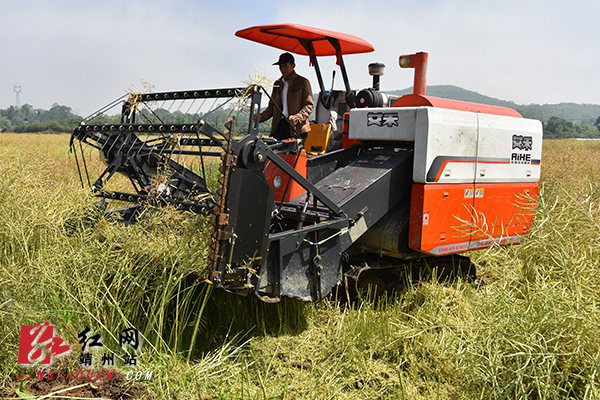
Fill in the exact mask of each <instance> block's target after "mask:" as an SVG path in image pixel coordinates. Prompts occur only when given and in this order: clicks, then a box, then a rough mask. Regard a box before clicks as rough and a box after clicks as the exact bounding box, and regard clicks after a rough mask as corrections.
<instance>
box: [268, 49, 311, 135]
mask: <svg viewBox="0 0 600 400" xmlns="http://www.w3.org/2000/svg"><path fill="white" fill-rule="evenodd" d="M273 65H279V71H281V75H282V76H281V78H279V79H278V80H276V81H275V83H274V84H273V93H272V95H271V100H270V101H269V106H268V107H267V109H266V110H265V111H263V112H262V113H260V120H259V122H264V121H267V120H268V119H269V118H271V117H273V122H272V124H271V137H273V138H275V139H277V140H285V139H289V138H291V137H294V136H295V135H294V133H293V132H294V131H293V129H292V126H293V127H294V128H295V129H296V132H298V134H300V136H301V137H302V139H305V138H306V134H307V133H308V131H310V122H309V121H308V118H309V116H310V114H311V113H312V110H313V106H314V105H313V95H312V89H311V87H310V82H309V81H308V79H306V78H304V77H302V76H300V75H298V74H297V73H296V71H294V68H295V67H296V64H295V62H294V56H292V55H291V54H290V53H283V54H282V55H280V56H279V60H278V61H277V62H276V63H274V64H273ZM282 114H283V116H284V117H287V119H288V120H289V123H288V122H286V120H285V118H282Z"/></svg>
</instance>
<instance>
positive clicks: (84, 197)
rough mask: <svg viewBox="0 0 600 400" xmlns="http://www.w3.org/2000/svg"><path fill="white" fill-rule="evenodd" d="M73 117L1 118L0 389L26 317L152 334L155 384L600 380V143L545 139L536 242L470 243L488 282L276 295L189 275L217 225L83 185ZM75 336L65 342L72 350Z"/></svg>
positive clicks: (594, 394) (173, 389) (388, 391)
mask: <svg viewBox="0 0 600 400" xmlns="http://www.w3.org/2000/svg"><path fill="white" fill-rule="evenodd" d="M67 146H68V136H67V135H37V136H36V135H7V134H2V135H0V160H1V161H0V252H1V253H0V288H1V289H0V394H2V390H3V386H4V390H5V391H8V390H9V388H11V387H13V385H14V384H15V383H16V378H15V377H14V374H15V373H16V371H17V370H19V369H18V368H17V366H16V357H17V351H18V334H19V327H20V325H30V324H34V323H36V322H42V321H45V320H48V321H50V322H52V323H53V324H54V325H56V326H57V327H58V328H59V329H60V332H61V335H62V336H63V337H64V339H65V340H67V341H68V342H69V343H76V342H77V333H78V332H79V331H81V330H82V329H83V327H85V326H89V327H91V328H92V329H93V330H96V331H101V332H102V334H103V337H104V339H105V342H106V344H107V346H109V347H111V348H113V349H117V348H118V344H117V342H116V338H115V337H114V335H115V334H116V333H117V332H118V331H119V330H121V329H123V328H126V327H130V326H134V327H137V328H140V329H141V330H142V331H143V332H144V335H145V337H146V345H145V347H144V351H143V353H142V359H141V362H142V365H143V368H144V369H145V370H151V371H154V375H153V376H154V379H153V381H150V382H147V383H145V385H146V387H147V390H148V397H149V398H176V399H198V398H201V399H207V398H215V399H299V398H306V399H386V398H390V399H432V398H434V399H436V398H440V399H524V398H533V399H565V398H573V399H590V400H591V399H598V398H600V309H599V307H600V277H599V274H598V271H599V270H600V225H599V224H600V185H599V184H598V182H600V180H599V179H598V178H600V165H598V163H599V162H598V161H596V160H599V159H600V157H598V156H599V155H600V145H599V144H597V143H595V142H576V141H552V142H546V143H544V157H543V158H544V159H543V170H542V181H543V182H542V185H541V190H540V204H539V208H538V213H537V215H536V219H535V222H534V225H533V227H532V229H531V234H530V235H529V237H528V239H527V240H526V242H525V243H524V244H522V245H519V246H513V247H495V248H490V249H487V250H483V251H477V252H472V253H471V254H470V257H471V258H472V260H473V261H474V262H475V263H476V264H477V268H478V274H479V276H480V277H482V278H481V282H477V283H476V284H471V283H466V282H463V281H460V280H459V281H457V282H454V283H451V284H449V283H438V282H436V281H435V280H433V281H427V282H422V283H420V284H415V285H414V286H412V287H409V288H408V289H406V290H405V291H404V292H403V293H402V294H401V295H400V296H398V297H395V298H390V299H384V300H380V301H377V302H373V301H369V300H366V301H364V302H363V303H360V304H356V305H354V306H352V307H347V306H345V305H343V304H339V303H337V302H335V301H323V302H321V303H319V304H304V303H299V302H295V301H291V300H289V301H282V302H281V303H279V304H265V303H262V302H260V301H259V300H258V299H255V298H253V297H249V298H241V297H237V296H233V295H228V294H225V293H223V292H220V291H214V290H212V287H211V286H210V285H209V284H206V283H202V282H201V281H198V280H196V281H193V280H190V279H188V278H187V276H186V274H185V272H189V271H197V272H200V273H201V272H202V271H203V268H204V267H203V266H204V265H205V263H204V261H203V260H204V258H205V257H206V243H207V242H206V234H203V232H205V231H206V229H208V227H207V225H205V223H203V222H202V221H200V224H198V222H199V220H198V217H197V216H194V215H191V214H185V213H179V212H175V211H174V210H170V209H166V210H164V211H163V213H162V214H160V215H156V216H155V217H154V218H151V219H149V220H147V221H144V222H143V223H142V224H139V225H135V226H131V227H128V228H125V227H122V226H119V225H115V224H113V223H111V222H110V221H108V220H106V219H105V218H104V217H103V216H102V215H100V214H99V213H98V212H97V211H96V210H95V208H94V206H93V204H94V200H93V198H92V197H91V196H90V195H89V193H88V191H87V190H85V189H82V188H81V185H80V184H79V178H78V175H77V171H76V167H75V164H74V160H73V159H72V158H69V157H68V154H67ZM76 357H77V354H75V355H73V356H69V358H68V359H66V360H62V361H61V362H62V363H65V364H67V365H69V364H74V363H76V362H77V360H76Z"/></svg>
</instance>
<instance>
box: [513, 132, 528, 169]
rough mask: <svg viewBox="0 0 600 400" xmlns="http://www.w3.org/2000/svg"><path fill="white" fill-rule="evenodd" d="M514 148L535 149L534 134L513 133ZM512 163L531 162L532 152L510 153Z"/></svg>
mask: <svg viewBox="0 0 600 400" xmlns="http://www.w3.org/2000/svg"><path fill="white" fill-rule="evenodd" d="M512 148H513V150H514V149H519V150H522V151H531V150H532V149H533V136H522V135H513V137H512ZM510 163H511V164H531V154H529V153H512V154H511V155H510Z"/></svg>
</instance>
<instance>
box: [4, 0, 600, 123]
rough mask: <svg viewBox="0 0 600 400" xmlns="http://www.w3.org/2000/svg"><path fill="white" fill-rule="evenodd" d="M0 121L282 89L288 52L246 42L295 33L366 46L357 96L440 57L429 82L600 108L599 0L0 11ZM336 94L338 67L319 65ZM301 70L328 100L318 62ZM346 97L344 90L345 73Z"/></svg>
mask: <svg viewBox="0 0 600 400" xmlns="http://www.w3.org/2000/svg"><path fill="white" fill-rule="evenodd" d="M0 16H1V17H2V18H1V22H0V35H1V36H0V37H1V38H2V40H1V41H0V54H1V56H0V109H5V108H7V107H9V106H11V105H15V102H16V93H15V86H20V87H21V93H20V95H19V96H20V102H21V104H26V103H27V104H30V105H32V106H33V108H41V109H49V108H50V107H51V106H52V105H53V104H55V103H57V104H60V105H66V106H68V107H71V108H72V109H73V110H74V111H75V112H76V113H78V114H80V115H82V116H84V117H85V116H87V115H89V114H91V113H93V112H94V111H96V110H98V109H100V108H102V107H103V106H104V105H106V104H108V103H110V102H111V101H113V100H115V99H117V98H119V97H121V96H122V95H123V94H125V93H126V92H127V90H128V89H129V88H132V87H136V88H141V87H142V81H143V82H148V83H150V84H151V85H153V86H154V88H155V89H156V91H171V90H189V89H211V88H222V87H238V86H243V82H244V81H248V80H249V79H251V78H252V77H254V76H255V74H256V73H258V74H259V75H261V76H267V75H268V76H270V78H271V79H273V80H274V79H276V78H278V76H279V71H278V69H277V67H276V66H272V63H273V62H275V61H276V60H277V58H278V56H279V54H280V53H281V51H280V50H278V49H274V48H271V47H268V46H265V45H262V44H258V43H254V42H251V41H247V40H244V39H241V38H238V37H236V36H235V32H236V31H237V30H240V29H244V28H248V27H251V26H254V25H262V24H275V23H295V24H301V25H307V26H311V27H316V28H322V29H327V30H332V31H337V32H342V33H346V34H351V35H355V36H358V37H360V38H362V39H365V40H366V41H368V42H369V43H371V44H372V45H373V46H374V47H375V51H374V52H372V53H367V54H360V55H348V56H346V57H344V62H345V64H346V67H347V70H348V74H349V80H350V84H351V86H352V88H353V89H358V90H360V89H362V88H366V87H369V86H371V82H372V80H371V77H370V76H369V75H368V68H367V65H368V64H369V63H372V62H381V63H384V64H385V65H386V70H385V74H384V76H382V77H381V90H382V91H386V90H390V91H391V90H399V89H405V88H408V87H411V86H412V83H413V71H412V70H409V69H401V68H400V67H399V65H398V57H399V56H400V55H402V54H411V53H416V52H420V51H424V52H427V53H429V67H428V72H427V83H428V84H429V85H456V86H460V87H463V88H465V89H468V90H472V91H475V92H478V93H481V94H484V95H487V96H491V97H496V98H499V99H502V100H509V101H514V102H516V103H518V104H557V103H561V102H573V103H586V104H600V23H599V22H598V16H600V1H594V0H585V1H581V0H568V1H559V0H544V1H542V0H539V1H537V0H505V1H488V0H421V1H404V0H395V1H393V0H369V1H365V0H360V1H358V0H344V1H323V0H298V1H295V2H290V1H285V0H280V1H277V2H268V1H263V0H253V1H248V0H234V1H227V0H221V1H218V0H217V1H206V0H187V1H183V0H144V1H141V0H128V1H123V0H118V1H116V0H104V1H97V0H96V1H88V0H52V1H48V0H19V1H16V0H0ZM320 65H321V68H322V71H323V76H324V80H325V85H326V86H327V87H329V86H330V85H331V74H332V71H333V69H336V68H337V67H336V66H335V57H326V58H324V59H322V60H321V61H320ZM296 71H297V72H298V73H299V74H300V75H302V76H305V77H307V78H308V79H309V80H310V81H311V84H312V87H313V91H314V92H317V88H318V83H317V80H316V76H315V73H314V70H313V69H312V68H310V67H309V63H308V58H307V57H304V56H298V57H296ZM336 77H337V78H336V83H335V88H336V89H343V81H342V79H341V74H339V70H338V73H337V75H336Z"/></svg>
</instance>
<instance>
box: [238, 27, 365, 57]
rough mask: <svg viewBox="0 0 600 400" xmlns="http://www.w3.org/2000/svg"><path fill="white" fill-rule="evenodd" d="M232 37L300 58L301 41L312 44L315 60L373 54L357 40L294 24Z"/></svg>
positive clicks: (304, 52) (244, 31)
mask: <svg viewBox="0 0 600 400" xmlns="http://www.w3.org/2000/svg"><path fill="white" fill-rule="evenodd" d="M235 35H236V36H238V37H241V38H244V39H248V40H252V41H254V42H258V43H262V44H266V45H267V46H271V47H275V48H278V49H281V50H284V51H289V52H290V53H294V54H299V55H303V56H307V55H309V53H308V51H307V50H306V48H305V47H304V46H303V45H302V43H301V42H302V41H304V42H310V43H312V46H313V48H314V51H315V52H314V55H315V56H335V55H338V56H339V55H342V54H358V53H369V52H371V51H373V50H374V47H373V46H372V45H371V44H370V43H369V42H367V41H366V40H363V39H361V38H359V37H356V36H353V35H347V34H345V33H339V32H333V31H328V30H325V29H318V28H311V27H309V26H303V25H298V24H275V25H257V26H253V27H250V28H246V29H242V30H239V31H237V32H236V33H235ZM330 39H332V40H330ZM336 41H337V42H338V43H339V46H340V49H339V50H340V51H339V52H338V51H337V50H336V48H335V47H334V45H333V43H335V42H336ZM332 42H333V43H332Z"/></svg>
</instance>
